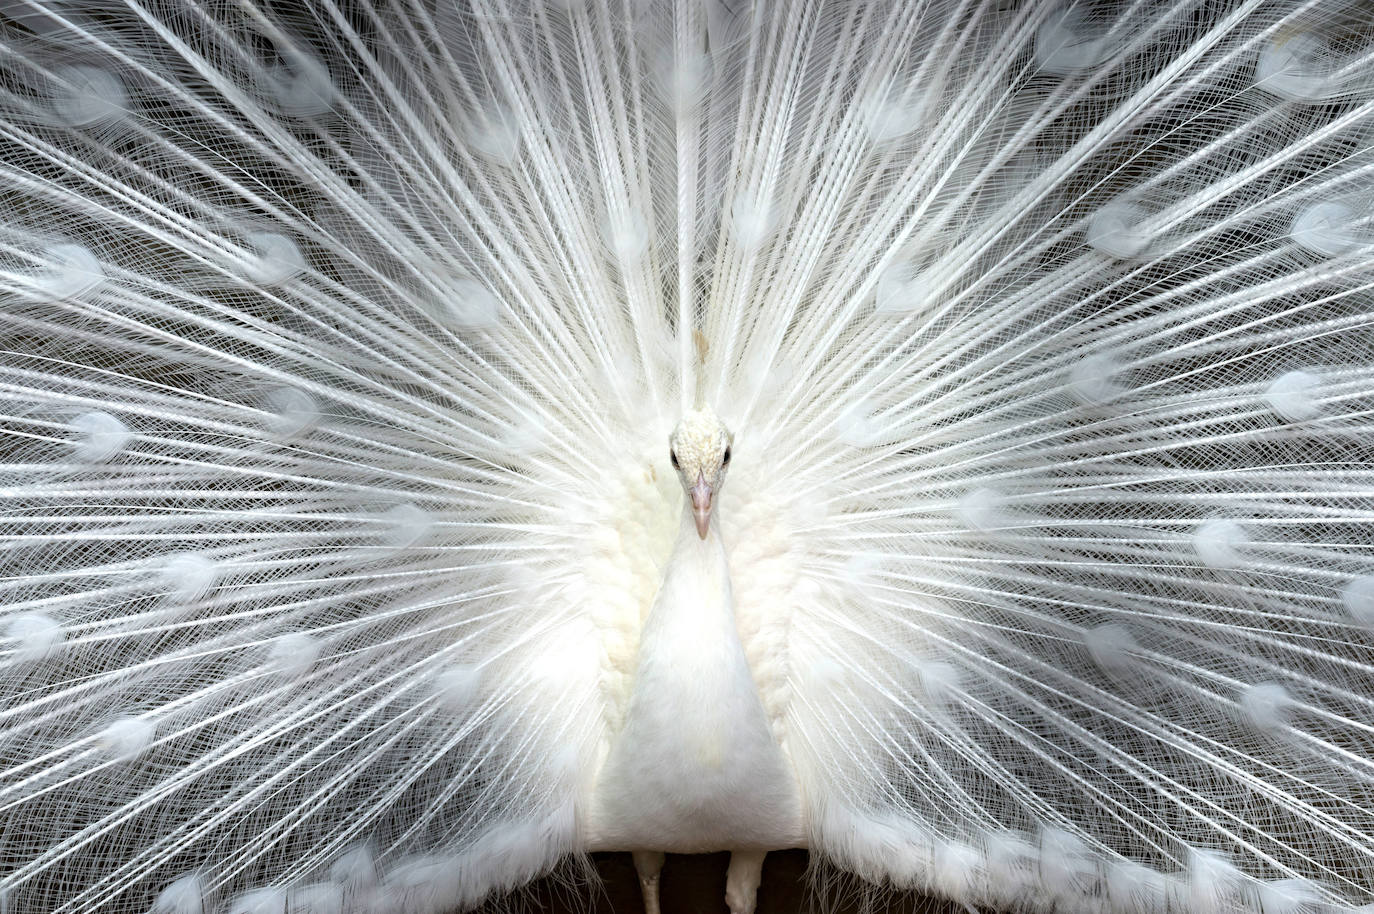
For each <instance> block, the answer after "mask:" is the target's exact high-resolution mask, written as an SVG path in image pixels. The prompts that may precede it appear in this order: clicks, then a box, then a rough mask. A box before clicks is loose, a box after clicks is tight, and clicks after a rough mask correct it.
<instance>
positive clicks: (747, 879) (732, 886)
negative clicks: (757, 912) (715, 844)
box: [725, 851, 768, 914]
mask: <svg viewBox="0 0 1374 914" xmlns="http://www.w3.org/2000/svg"><path fill="white" fill-rule="evenodd" d="M766 856H768V851H735V852H734V853H732V854H730V869H729V870H728V871H726V874H725V903H726V904H727V905H729V906H730V914H754V903H755V901H757V900H758V893H759V883H760V882H762V881H763V858H764V857H766Z"/></svg>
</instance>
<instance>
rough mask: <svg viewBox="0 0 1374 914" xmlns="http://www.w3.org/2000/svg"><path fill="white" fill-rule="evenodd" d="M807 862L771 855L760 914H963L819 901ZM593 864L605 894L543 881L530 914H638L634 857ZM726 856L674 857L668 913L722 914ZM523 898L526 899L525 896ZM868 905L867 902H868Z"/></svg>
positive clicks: (863, 898)
mask: <svg viewBox="0 0 1374 914" xmlns="http://www.w3.org/2000/svg"><path fill="white" fill-rule="evenodd" d="M808 859H809V855H808V854H807V852H806V851H803V850H790V851H774V852H773V853H771V854H769V855H768V859H767V860H766V861H765V862H764V865H763V884H762V885H761V886H760V887H759V895H758V910H757V914H795V912H799V911H817V912H822V911H823V912H827V914H856V912H860V911H865V910H867V911H871V912H874V914H877V912H884V914H962V912H964V911H965V910H966V909H965V908H963V907H962V906H960V905H957V904H953V903H950V902H947V901H941V900H939V899H936V898H932V897H930V896H927V895H918V894H916V893H912V892H902V893H884V894H881V895H878V896H877V897H876V898H875V897H874V896H872V895H864V894H861V893H853V892H846V891H845V889H844V888H843V887H838V888H834V889H832V890H831V891H829V892H826V893H825V896H824V897H817V895H816V893H815V892H813V891H811V890H810V888H809V886H808V880H807V875H806V868H807V862H808ZM592 862H593V863H594V864H595V866H596V872H597V874H598V875H599V876H600V877H601V880H602V883H603V890H602V891H600V892H597V893H595V894H594V895H592V896H591V897H590V898H589V897H588V895H587V893H586V892H584V891H581V890H578V889H571V888H569V887H568V886H567V885H566V884H563V883H560V882H559V881H558V880H556V879H554V878H546V879H541V880H539V881H538V882H536V883H534V884H533V885H532V886H530V889H529V893H528V895H525V896H524V897H523V899H522V900H523V902H524V904H525V905H527V906H528V907H527V910H530V911H544V912H548V914H564V912H566V914H640V912H641V911H643V900H642V899H641V897H640V893H639V883H638V881H637V880H636V878H635V868H634V864H633V863H632V862H631V861H630V855H629V854H628V853H625V854H616V853H603V854H593V855H592ZM729 862H730V855H729V854H728V853H720V854H669V855H668V862H667V863H666V864H665V865H664V867H663V884H662V897H661V903H662V908H663V914H718V912H721V911H725V910H726V906H725V901H724V889H725V868H726V866H727V865H728V864H729ZM522 894H523V893H522ZM865 902H867V903H865ZM498 910H500V907H499V903H494V904H490V905H487V906H486V907H485V908H484V909H483V910H482V911H481V912H479V914H494V912H496V911H498Z"/></svg>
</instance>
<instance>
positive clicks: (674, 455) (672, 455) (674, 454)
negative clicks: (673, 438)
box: [668, 451, 682, 470]
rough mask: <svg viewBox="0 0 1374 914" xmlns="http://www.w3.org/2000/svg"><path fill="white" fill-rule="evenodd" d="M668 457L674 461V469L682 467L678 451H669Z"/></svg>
mask: <svg viewBox="0 0 1374 914" xmlns="http://www.w3.org/2000/svg"><path fill="white" fill-rule="evenodd" d="M668 459H669V460H671V461H672V462H673V469H675V470H679V469H681V468H682V467H681V466H680V465H679V464H678V462H677V451H669V452H668Z"/></svg>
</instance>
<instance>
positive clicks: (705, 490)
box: [688, 471, 713, 539]
mask: <svg viewBox="0 0 1374 914" xmlns="http://www.w3.org/2000/svg"><path fill="white" fill-rule="evenodd" d="M688 494H690V495H691V496H692V516H693V517H695V518H696V522H697V536H699V537H701V538H702V539H706V529H707V528H708V527H710V526H711V495H712V494H713V493H712V492H711V487H710V486H709V485H707V484H706V474H705V473H702V472H700V471H698V473H697V484H696V485H694V486H692V488H691V489H690V490H689V492H688Z"/></svg>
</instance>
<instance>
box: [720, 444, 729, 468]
mask: <svg viewBox="0 0 1374 914" xmlns="http://www.w3.org/2000/svg"><path fill="white" fill-rule="evenodd" d="M720 465H721V466H723V467H728V466H729V465H730V448H729V447H728V446H727V447H726V448H725V457H724V458H723V459H722V460H721V462H720Z"/></svg>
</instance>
